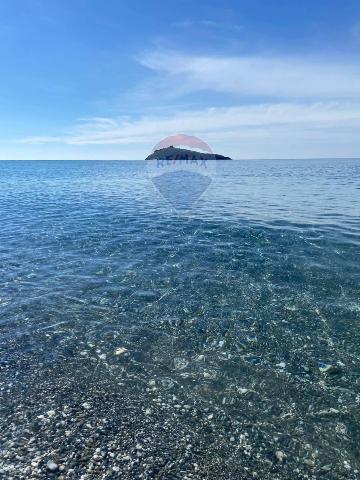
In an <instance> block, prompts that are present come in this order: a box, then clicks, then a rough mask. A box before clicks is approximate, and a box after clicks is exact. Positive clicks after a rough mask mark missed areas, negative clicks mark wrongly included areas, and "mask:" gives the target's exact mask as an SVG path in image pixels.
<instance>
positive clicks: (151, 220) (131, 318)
mask: <svg viewBox="0 0 360 480" xmlns="http://www.w3.org/2000/svg"><path fill="white" fill-rule="evenodd" d="M188 180H189V179H188V177H187V176H181V175H177V176H176V175H175V176H173V181H172V183H171V188H170V187H169V188H168V189H166V188H165V189H164V188H162V187H161V186H160V187H159V182H157V181H154V176H153V175H151V174H149V169H148V168H147V165H146V162H144V161H1V162H0V221H1V223H0V478H4V479H6V480H8V479H10V480H11V479H14V480H15V479H16V480H17V479H20V480H21V479H26V480H28V479H51V478H56V479H59V480H63V479H68V478H69V479H74V480H79V479H81V480H84V479H90V480H93V479H95V480H97V479H99V480H100V479H110V478H111V479H116V478H119V479H166V480H173V479H174V480H175V479H179V480H186V479H210V480H218V479H219V480H220V479H234V480H242V479H244V480H248V479H259V480H263V479H274V480H276V479H277V480H294V479H311V480H313V479H344V480H345V479H346V480H349V479H350V480H355V479H359V478H360V451H359V445H360V328H359V327H360V160H359V159H312V160H241V161H218V162H216V171H215V170H213V171H212V172H211V175H210V176H208V178H207V181H206V182H204V183H203V184H201V188H200V191H199V192H197V193H196V195H195V196H194V198H191V201H190V202H187V203H186V205H183V204H181V198H180V197H177V196H176V195H175V196H174V195H172V196H171V195H170V196H169V191H170V190H171V192H172V193H173V192H174V189H175V190H176V191H178V192H182V197H184V195H185V197H186V192H187V191H188V190H187V189H188V184H187V182H188ZM165 183H166V182H165ZM167 185H169V184H168V183H167ZM177 198H180V201H179V202H178V204H177Z"/></svg>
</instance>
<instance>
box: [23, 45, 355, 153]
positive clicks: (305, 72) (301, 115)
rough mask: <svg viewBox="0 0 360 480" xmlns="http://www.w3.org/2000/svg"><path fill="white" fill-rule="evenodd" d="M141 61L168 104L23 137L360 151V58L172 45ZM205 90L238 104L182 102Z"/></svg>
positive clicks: (143, 146)
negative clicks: (195, 139)
mask: <svg viewBox="0 0 360 480" xmlns="http://www.w3.org/2000/svg"><path fill="white" fill-rule="evenodd" d="M140 62H141V63H142V65H144V66H146V67H147V68H148V69H150V70H151V71H152V72H154V74H155V77H156V78H155V79H154V81H153V82H152V84H148V85H145V86H144V85H143V86H142V88H143V89H145V90H146V88H147V89H148V90H149V94H151V95H152V96H153V97H154V96H155V97H156V105H157V107H162V106H164V107H166V105H168V96H173V99H174V102H173V105H174V108H172V109H170V111H169V110H166V108H165V109H164V110H162V109H161V108H157V109H156V110H154V111H156V112H157V114H153V115H142V116H140V117H139V118H131V117H94V118H88V119H80V120H79V121H78V122H76V123H75V125H74V126H72V127H70V128H68V129H67V130H66V131H64V132H63V133H60V134H55V135H49V136H44V135H40V136H38V135H33V136H28V137H26V138H23V139H21V140H20V142H21V143H23V144H26V145H29V144H34V145H35V144H59V145H60V144H62V145H67V146H69V145H70V146H77V147H81V146H93V147H95V146H96V145H97V146H101V145H103V146H106V145H107V146H111V145H119V146H122V147H121V149H122V150H123V149H124V148H126V147H127V148H128V149H131V148H134V149H136V152H137V153H136V155H139V156H138V158H139V157H141V155H142V153H141V152H142V151H143V152H144V153H146V152H147V151H148V150H149V148H151V147H152V146H153V145H154V144H155V143H156V142H157V141H158V140H159V139H161V138H162V137H165V136H168V135H172V134H175V133H182V132H183V133H188V134H194V135H198V136H201V137H202V138H204V139H205V140H206V141H208V142H210V144H211V145H212V146H213V147H215V148H218V149H220V150H223V151H225V153H229V154H230V155H233V156H237V155H240V156H241V155H242V156H246V157H258V156H262V157H269V156H271V157H279V158H280V157H284V156H298V157H302V156H316V155H318V156H331V155H336V154H338V155H349V156H356V155H359V154H360V140H359V135H358V132H359V130H360V82H359V81H358V78H359V77H360V66H358V65H356V64H352V63H341V62H335V61H332V62H324V61H322V62H317V61H316V60H314V59H310V58H307V59H305V58H302V59H300V58H287V57H277V58H269V57H265V56H259V57H222V58H220V57H206V56H205V57H204V56H191V55H181V54H174V52H172V53H169V52H154V53H149V54H145V55H143V56H142V57H141V59H140ZM159 79H161V81H159ZM156 89H158V96H156ZM205 90H209V91H210V92H218V93H221V94H226V96H227V97H228V99H229V98H231V100H232V104H233V106H231V107H226V106H223V107H218V108H209V106H208V105H206V100H205V103H204V106H203V108H200V107H197V108H196V109H191V108H186V107H184V102H185V101H187V100H186V94H189V93H196V92H201V91H205ZM243 97H246V99H247V104H245V105H242V104H241V102H242V98H243ZM204 98H205V99H206V98H207V101H209V98H211V97H206V96H204ZM264 99H266V101H265V100H264ZM249 101H252V104H249ZM228 103H229V102H228ZM239 142H240V145H239ZM240 152H242V153H240ZM294 152H295V154H294ZM135 158H136V157H135Z"/></svg>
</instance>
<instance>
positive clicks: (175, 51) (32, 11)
mask: <svg viewBox="0 0 360 480" xmlns="http://www.w3.org/2000/svg"><path fill="white" fill-rule="evenodd" d="M0 60H1V63H0V65H1V75H0V126H1V129H0V158H2V159H23V158H24V159H27V158H29V159H58V158H59V159H62V158H64V159H72V158H73V159H77V158H84V159H87V158H89V159H93V158H100V159H101V158H104V159H126V158H135V159H136V158H144V156H146V155H147V154H148V153H149V152H150V151H151V149H152V147H153V145H155V144H156V143H157V142H158V141H159V140H161V138H163V137H164V136H167V135H171V134H176V133H185V134H190V135H197V136H199V137H201V138H203V139H204V140H205V141H206V142H207V143H209V144H210V145H211V146H212V148H213V149H214V150H216V151H219V152H220V153H224V154H229V155H231V156H233V157H234V158H274V157H276V158H289V157H291V158H301V157H330V156H338V157H352V156H360V135H359V133H360V3H359V2H358V1H353V0H346V1H337V0H327V1H325V0H317V1H313V0H311V1H310V0H302V1H301V2H298V1H294V0H276V1H275V0H261V1H260V0H246V1H244V0H238V1H226V0H224V1H222V2H219V1H206V2H205V1H201V0H200V1H198V2H194V1H187V0H177V1H172V0H167V1H162V0H160V1H155V0H154V1H147V0H141V1H140V0H131V1H127V0H122V1H118V0H107V1H103V0H102V1H100V0H71V1H70V0H2V2H1V4H0Z"/></svg>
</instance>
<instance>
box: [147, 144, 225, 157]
mask: <svg viewBox="0 0 360 480" xmlns="http://www.w3.org/2000/svg"><path fill="white" fill-rule="evenodd" d="M145 160H231V158H230V157H225V156H224V155H219V154H218V153H203V152H198V151H196V150H188V149H186V148H179V147H174V146H173V145H170V146H169V147H166V148H160V149H158V150H155V151H154V152H153V153H152V154H151V155H149V156H148V157H146V158H145Z"/></svg>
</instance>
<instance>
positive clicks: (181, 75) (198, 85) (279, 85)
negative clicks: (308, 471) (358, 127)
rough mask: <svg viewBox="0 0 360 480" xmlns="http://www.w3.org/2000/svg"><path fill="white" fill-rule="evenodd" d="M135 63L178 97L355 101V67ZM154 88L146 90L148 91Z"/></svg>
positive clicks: (271, 60)
mask: <svg viewBox="0 0 360 480" xmlns="http://www.w3.org/2000/svg"><path fill="white" fill-rule="evenodd" d="M139 61H140V63H141V64H142V65H143V66H145V67H147V68H149V69H151V70H152V71H153V72H155V73H157V74H159V77H160V78H161V90H162V91H163V90H164V86H165V84H166V81H167V86H168V88H169V90H170V91H172V92H173V93H174V87H175V92H176V86H177V85H179V87H180V89H179V93H181V94H184V93H186V92H196V91H204V90H208V91H216V92H222V93H230V94H235V95H247V96H267V97H277V98H289V97H291V98H309V97H311V98H353V97H360V82H359V78H360V65H359V64H358V63H350V62H341V61H334V60H332V61H330V60H329V61H324V60H321V61H319V60H318V59H316V58H303V57H301V58H300V57H268V56H242V57H210V56H192V55H182V54H179V53H176V52H163V51H160V52H150V53H146V54H144V55H142V56H141V57H140V58H139ZM153 87H154V85H152V86H151V88H153Z"/></svg>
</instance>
